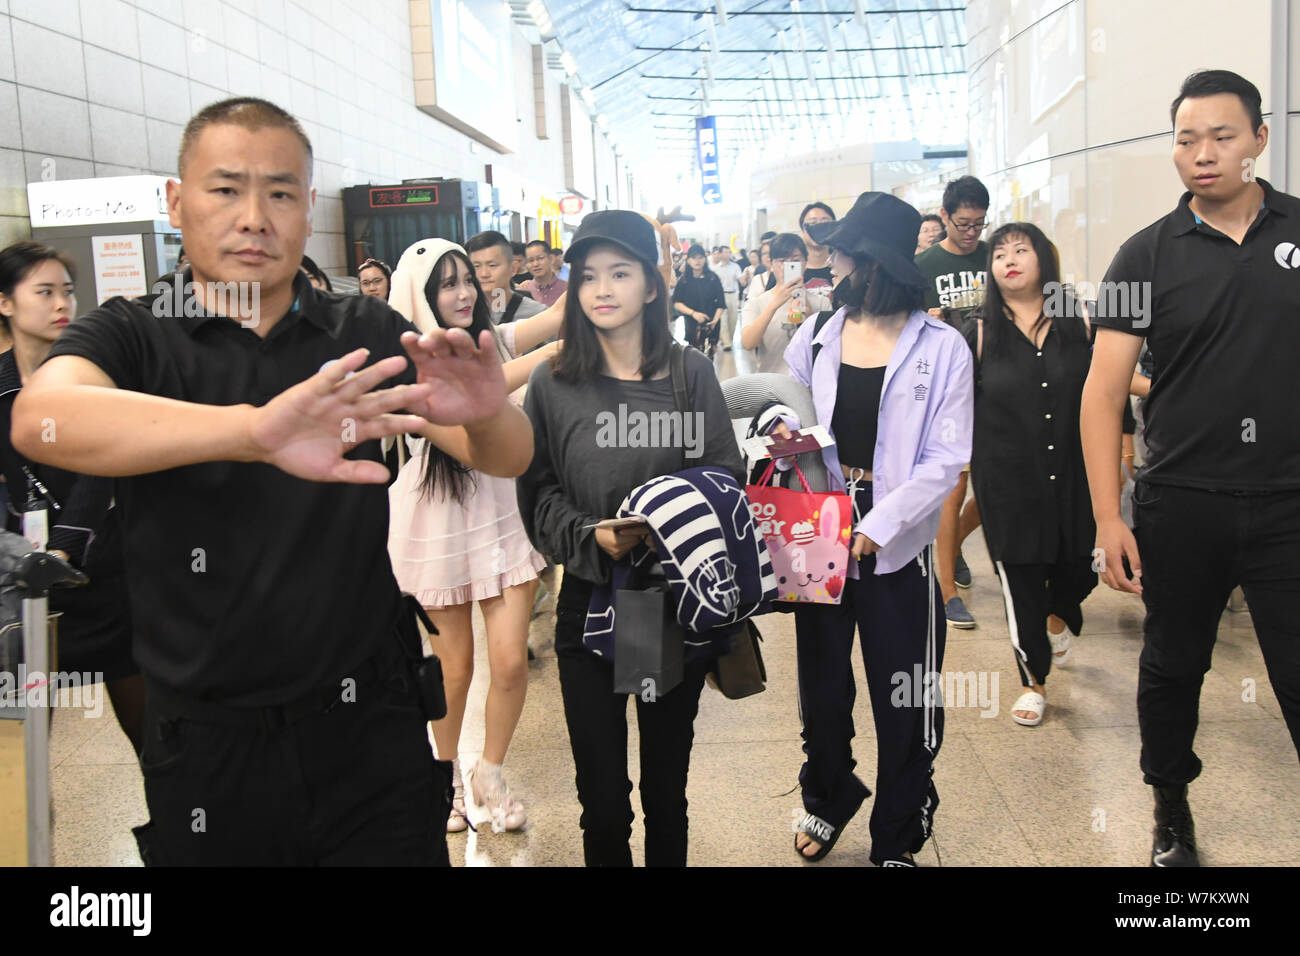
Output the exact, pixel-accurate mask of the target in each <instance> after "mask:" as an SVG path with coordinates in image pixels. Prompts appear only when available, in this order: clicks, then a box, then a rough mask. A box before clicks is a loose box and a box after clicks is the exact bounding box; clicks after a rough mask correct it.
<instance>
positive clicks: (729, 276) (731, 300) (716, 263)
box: [709, 246, 741, 352]
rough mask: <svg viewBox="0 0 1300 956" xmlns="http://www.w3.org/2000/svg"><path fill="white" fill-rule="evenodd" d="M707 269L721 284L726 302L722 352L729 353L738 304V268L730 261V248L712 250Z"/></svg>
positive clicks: (721, 247) (719, 247)
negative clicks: (715, 275) (714, 274)
mask: <svg viewBox="0 0 1300 956" xmlns="http://www.w3.org/2000/svg"><path fill="white" fill-rule="evenodd" d="M709 268H710V269H712V270H713V271H714V273H716V274H717V276H718V279H719V280H721V282H722V294H723V296H725V297H726V300H727V317H726V318H725V319H724V320H723V323H722V343H723V344H722V350H723V351H724V352H730V351H731V339H732V333H733V332H735V330H736V309H737V307H738V306H739V304H740V272H741V269H740V266H738V265H737V264H736V263H734V262H732V261H731V248H730V247H729V246H718V247H717V248H716V249H714V250H713V260H712V261H711V262H710V263H709Z"/></svg>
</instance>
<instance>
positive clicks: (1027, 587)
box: [997, 554, 1097, 687]
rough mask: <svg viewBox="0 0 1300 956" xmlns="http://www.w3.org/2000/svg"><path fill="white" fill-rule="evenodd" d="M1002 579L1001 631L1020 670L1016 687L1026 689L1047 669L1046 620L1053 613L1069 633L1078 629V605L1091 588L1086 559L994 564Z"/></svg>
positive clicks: (1094, 578) (1094, 580) (1042, 677)
mask: <svg viewBox="0 0 1300 956" xmlns="http://www.w3.org/2000/svg"><path fill="white" fill-rule="evenodd" d="M997 570H998V576H999V577H1000V578H1001V579H1002V601H1003V604H1004V605H1005V607H1006V612H1007V630H1008V631H1009V632H1010V634H1011V646H1012V648H1013V649H1014V651H1015V655H1016V666H1017V667H1018V668H1019V670H1020V683H1021V685H1022V686H1024V687H1028V686H1030V683H1029V678H1030V676H1032V677H1033V678H1034V680H1035V681H1036V682H1037V683H1038V684H1042V683H1043V682H1044V681H1046V680H1047V675H1048V673H1049V672H1050V671H1051V669H1052V644H1051V642H1050V641H1049V640H1048V638H1047V616H1048V615H1049V614H1055V615H1056V616H1057V617H1059V618H1060V619H1061V620H1063V621H1064V622H1065V626H1066V627H1068V628H1069V629H1070V630H1071V631H1073V632H1074V633H1075V634H1078V633H1079V632H1080V631H1081V630H1083V610H1082V608H1081V607H1080V605H1082V604H1083V599H1084V598H1086V597H1087V596H1088V595H1089V594H1090V593H1091V592H1092V589H1093V588H1095V587H1096V586H1097V572H1096V571H1094V570H1092V555H1091V554H1084V555H1080V556H1078V557H1073V558H1066V557H1062V558H1060V559H1059V560H1058V561H1057V562H1056V563H1055V564H1003V563H1002V562H1001V561H999V562H997Z"/></svg>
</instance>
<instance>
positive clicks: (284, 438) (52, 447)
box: [13, 99, 532, 865]
mask: <svg viewBox="0 0 1300 956" xmlns="http://www.w3.org/2000/svg"><path fill="white" fill-rule="evenodd" d="M311 169H312V154H311V144H310V143H309V142H308V140H307V137H306V136H305V135H304V134H303V132H302V129H301V127H300V126H299V125H298V124H297V122H296V121H295V120H294V119H293V118H292V117H291V116H289V115H288V114H287V113H285V112H284V111H282V110H280V109H279V108H278V107H276V106H274V105H272V104H271V103H267V102H265V101H263V100H255V99H242V100H229V101H225V102H222V103H217V104H213V105H212V106H209V107H207V108H205V109H204V110H202V111H201V112H200V113H198V114H197V115H196V116H195V117H194V118H193V119H192V120H191V121H190V123H189V125H188V126H187V127H186V130H185V133H184V135H183V138H182V140H181V152H180V159H179V170H180V173H181V177H182V179H181V181H180V182H179V183H177V182H175V181H172V182H169V183H168V184H167V203H168V214H169V217H170V220H171V222H172V224H173V225H175V226H178V227H180V229H181V231H182V235H183V237H184V240H185V249H186V252H187V253H188V255H189V259H190V263H191V266H192V271H187V272H186V273H185V274H184V278H185V279H186V280H190V281H192V282H193V283H194V286H193V287H187V288H184V289H182V290H179V291H177V290H174V289H173V288H172V286H171V284H170V283H168V284H166V285H165V286H164V287H163V288H162V289H161V291H162V292H163V294H162V295H157V294H156V295H154V296H146V297H144V298H142V299H136V300H132V301H128V300H126V299H121V298H117V299H112V300H110V301H108V302H106V303H105V304H104V305H103V306H101V307H100V308H98V309H95V310H93V311H92V312H90V313H89V314H87V315H86V316H84V317H82V318H81V319H79V320H77V321H76V322H74V323H73V324H72V325H71V326H70V327H69V328H68V330H67V331H66V332H65V333H64V335H63V336H62V337H61V338H60V340H59V342H58V343H57V348H55V349H53V350H52V351H51V354H50V358H49V360H48V361H47V362H46V363H45V364H44V365H43V366H42V367H41V368H40V369H39V370H38V371H37V372H36V374H35V375H34V376H33V377H32V379H31V381H30V383H29V384H28V386H27V387H26V388H24V389H23V394H22V396H21V398H20V399H19V400H18V402H17V403H16V404H15V406H14V411H13V438H14V444H15V445H16V447H18V448H19V449H21V450H22V451H23V453H24V454H27V455H28V456H29V457H31V458H34V459H37V460H39V461H45V462H49V463H51V464H55V465H58V466H60V467H63V468H68V469H71V470H74V471H78V472H83V473H87V474H93V475H107V476H114V477H118V478H119V479H121V480H119V482H118V503H119V506H120V507H121V508H122V512H123V528H124V536H125V551H126V565H127V574H128V585H129V588H130V592H131V599H132V605H133V616H134V619H135V622H136V626H137V628H138V630H137V633H136V646H135V654H136V658H137V660H138V661H139V663H140V666H141V670H142V671H143V673H144V675H145V678H146V681H147V685H148V695H149V699H148V705H147V713H146V718H145V728H144V730H145V742H144V748H143V753H142V757H141V764H142V769H143V770H144V775H145V791H146V797H147V799H148V803H149V810H150V814H151V816H152V819H153V826H154V827H155V832H154V833H153V834H152V835H151V838H150V839H148V840H144V839H142V848H144V850H145V852H146V855H151V856H152V857H153V859H152V862H159V863H164V864H295V865H297V864H317V863H320V864H374V863H382V864H392V863H400V864H408V863H409V864H427V863H443V864H445V863H446V862H447V849H446V841H445V836H444V832H445V826H446V818H447V810H448V806H449V804H448V790H449V783H450V773H449V770H448V767H447V765H445V764H437V763H435V761H434V759H433V755H432V753H431V751H430V748H429V745H428V740H427V737H426V732H425V726H426V725H425V717H424V714H423V712H422V711H421V709H420V706H419V703H418V700H419V698H418V695H417V693H416V685H415V681H414V680H413V677H412V668H411V667H408V666H405V664H404V661H403V656H404V655H407V656H414V655H417V654H418V652H419V638H418V632H417V631H416V630H415V624H414V621H413V620H411V619H410V617H409V614H406V613H405V612H404V610H403V606H402V601H401V598H400V594H399V591H398V588H397V584H396V581H395V580H394V577H393V573H392V568H391V565H390V562H389V558H388V551H387V534H388V498H387V490H386V488H385V486H384V482H385V480H386V478H387V469H385V468H384V466H383V465H382V464H380V456H379V442H378V441H377V439H379V438H381V437H383V436H386V435H393V434H399V433H402V432H407V431H419V432H421V433H422V434H424V435H425V436H426V437H427V438H429V439H430V440H431V441H433V442H434V443H436V444H438V445H439V446H440V447H442V448H444V449H446V450H447V451H449V452H450V453H451V454H453V455H454V456H456V457H457V458H459V459H460V460H462V461H464V462H465V463H467V464H471V465H472V466H473V467H475V468H478V469H481V470H484V471H486V472H488V473H490V474H496V475H503V476H510V475H517V474H519V473H521V472H522V471H523V470H524V468H526V467H527V465H528V463H529V461H530V459H531V457H532V444H531V441H532V437H531V436H532V429H531V427H530V426H529V424H528V420H527V419H526V418H524V417H523V415H522V414H521V413H519V412H518V411H516V410H514V409H513V408H512V407H511V406H510V405H509V403H508V402H506V398H505V381H504V376H503V374H502V371H501V367H500V362H499V360H498V358H497V355H496V350H495V348H492V347H490V345H485V347H484V348H483V349H482V350H478V349H476V348H475V346H474V343H472V342H471V341H470V340H469V337H468V336H467V335H465V334H464V333H463V332H458V331H457V332H442V331H437V332H432V333H430V334H428V335H425V336H423V337H421V336H420V335H419V334H418V333H417V332H415V331H414V327H413V326H411V325H410V324H409V323H407V322H406V321H405V320H403V319H402V318H401V316H399V315H398V314H397V313H396V312H394V311H393V310H391V309H389V308H388V306H387V305H386V304H385V303H383V302H381V301H380V300H378V299H375V298H373V297H370V296H346V297H339V296H333V295H329V294H326V293H321V292H318V291H317V290H315V289H313V288H312V287H311V285H310V284H309V283H307V282H306V281H305V280H304V279H302V278H300V277H299V276H298V272H299V270H298V263H299V262H300V261H301V259H302V254H303V248H304V246H305V244H306V240H307V236H308V235H309V234H310V232H311V215H312V207H313V204H314V202H315V190H314V189H312V188H311ZM219 283H229V284H230V285H227V286H222V285H219ZM232 290H238V291H239V292H243V293H245V294H248V293H251V292H252V291H254V290H255V291H256V292H257V293H258V294H259V299H253V298H252V297H251V295H247V297H246V298H241V297H240V296H239V295H237V294H235V295H232ZM250 302H251V303H252V304H254V305H256V306H260V308H254V309H250V308H248V307H247V306H248V305H249V303H250ZM486 341H487V340H484V342H485V343H486ZM367 357H369V358H370V359H373V360H375V361H373V363H372V364H371V365H370V366H369V367H368V368H365V369H362V367H361V366H362V364H363V363H364V362H365V361H366V360H367ZM385 383H388V384H389V385H390V386H391V387H388V388H383V389H380V390H375V389H376V388H378V387H379V386H381V385H384V384H385ZM394 383H396V384H394ZM399 409H406V410H407V411H408V412H410V413H411V414H399V413H398V410H399ZM43 429H44V431H45V434H44V435H43V434H42V430H43ZM51 439H52V440H51Z"/></svg>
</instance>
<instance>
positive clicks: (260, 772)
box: [141, 642, 451, 866]
mask: <svg viewBox="0 0 1300 956" xmlns="http://www.w3.org/2000/svg"><path fill="white" fill-rule="evenodd" d="M393 644H394V647H393V649H392V651H393V652H392V653H389V652H388V649H385V651H384V652H381V654H380V655H378V656H377V657H376V658H375V659H372V661H371V662H368V664H367V665H364V666H363V667H361V668H358V669H357V671H358V674H357V676H356V677H355V678H354V679H355V681H356V683H355V695H354V697H355V699H354V700H350V701H349V700H344V695H343V692H342V686H343V685H342V678H340V684H339V691H338V693H337V695H336V696H334V698H333V700H332V702H326V701H325V696H324V693H325V692H323V693H322V696H321V697H320V698H318V699H319V700H321V701H322V703H321V705H320V706H319V707H318V708H313V712H311V713H308V714H306V715H303V716H299V715H297V714H289V715H288V718H289V719H287V720H286V719H283V718H284V714H283V713H281V712H279V711H277V710H273V709H269V708H268V709H259V710H247V709H245V710H241V711H234V710H233V709H230V708H225V707H221V706H218V705H213V704H204V703H201V702H195V701H192V700H184V699H178V698H176V697H175V696H174V692H168V691H166V690H165V689H163V688H160V687H159V686H158V685H156V684H151V685H150V687H149V693H148V700H147V704H146V712H145V726H144V735H145V742H144V752H143V754H142V757H141V769H142V770H143V772H144V780H145V796H146V799H147V800H148V804H149V813H150V815H151V817H152V824H151V826H150V827H149V828H148V832H147V834H141V843H142V847H143V846H145V845H146V844H147V852H148V855H149V857H150V858H149V860H148V862H150V863H153V864H159V865H165V866H232V865H233V866H315V865H322V866H330V865H334V866H369V865H382V866H401V865H440V866H447V865H448V862H449V861H448V857H447V840H446V826H447V813H448V811H449V809H450V807H451V765H450V764H449V763H443V762H440V761H437V760H435V758H434V756H433V751H432V748H431V747H430V746H429V740H428V736H427V732H426V726H427V724H426V721H425V719H424V716H423V714H422V712H421V711H420V707H419V703H418V701H417V698H416V694H415V686H414V683H413V681H412V679H411V677H410V676H409V672H408V670H407V668H406V666H405V664H404V663H403V662H402V660H401V658H400V654H399V653H397V652H396V651H397V648H396V642H393Z"/></svg>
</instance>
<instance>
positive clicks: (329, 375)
mask: <svg viewBox="0 0 1300 956" xmlns="http://www.w3.org/2000/svg"><path fill="white" fill-rule="evenodd" d="M368 355H369V351H368V350H367V349H357V350H356V351H355V352H349V353H348V354H347V355H345V356H343V357H342V358H341V359H339V360H338V361H335V362H330V363H329V364H328V365H326V366H325V367H324V368H323V369H321V370H320V371H319V372H317V373H316V374H315V375H313V376H312V377H311V378H309V379H307V380H306V381H304V382H300V383H299V384H297V385H295V386H293V387H292V388H288V389H285V390H284V391H283V392H281V393H280V394H279V395H277V396H276V397H275V398H273V399H271V401H269V402H267V403H266V404H265V405H263V406H261V407H260V408H257V409H254V411H253V415H252V423H251V425H250V427H249V440H250V442H251V444H252V447H253V448H254V449H256V450H257V455H256V460H258V461H264V462H266V463H268V464H271V465H275V466H276V467H277V468H279V469H280V470H282V471H285V472H288V473H289V474H291V475H294V476H296V477H298V478H306V479H308V480H309V481H347V482H354V483H358V484H383V483H384V482H386V481H388V478H389V474H388V469H387V468H386V467H385V466H384V465H382V464H380V463H379V462H377V461H354V460H351V459H348V458H344V457H343V455H344V454H345V453H346V452H348V451H349V450H351V449H352V448H355V447H356V446H357V445H359V444H360V443H362V442H365V441H370V440H372V439H375V438H383V437H385V436H387V435H401V434H405V433H407V432H418V431H420V430H421V429H422V428H423V427H424V425H425V422H424V419H422V418H421V417H420V416H419V415H404V414H393V413H394V412H396V411H397V410H398V409H410V408H419V407H423V405H424V403H425V402H426V401H427V400H428V398H429V394H430V392H431V391H432V386H430V385H427V384H416V385H398V386H396V387H394V388H386V389H382V390H380V391H372V389H374V388H375V386H376V385H379V384H380V383H382V382H384V381H386V380H388V379H390V378H392V377H393V376H394V375H398V374H400V373H401V372H402V370H403V369H404V368H406V358H405V357H403V356H400V355H394V356H390V357H389V358H386V359H382V360H381V361H378V362H375V363H374V364H373V365H371V366H369V367H368V368H366V369H364V370H361V371H357V370H358V369H360V368H361V366H362V364H363V363H364V362H365V360H366V357H367V356H368Z"/></svg>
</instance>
